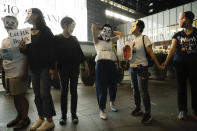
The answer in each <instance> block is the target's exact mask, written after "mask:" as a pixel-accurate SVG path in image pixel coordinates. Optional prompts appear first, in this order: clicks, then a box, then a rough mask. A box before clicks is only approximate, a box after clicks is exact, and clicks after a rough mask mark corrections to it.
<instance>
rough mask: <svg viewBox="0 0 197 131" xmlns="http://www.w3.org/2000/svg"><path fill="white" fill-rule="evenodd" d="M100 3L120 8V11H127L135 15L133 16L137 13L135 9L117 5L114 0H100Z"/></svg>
mask: <svg viewBox="0 0 197 131" xmlns="http://www.w3.org/2000/svg"><path fill="white" fill-rule="evenodd" d="M100 1H102V2H105V3H108V4H110V5H112V6H115V7H118V8H120V9H123V10H125V11H128V12H130V13H133V14H134V13H135V11H134V10H133V9H131V8H128V7H125V6H123V5H121V4H119V3H116V2H114V1H113V0H100Z"/></svg>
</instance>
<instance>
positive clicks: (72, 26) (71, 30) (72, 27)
mask: <svg viewBox="0 0 197 131" xmlns="http://www.w3.org/2000/svg"><path fill="white" fill-rule="evenodd" d="M75 25H76V23H75V22H72V24H70V25H69V26H68V27H67V32H68V34H70V35H72V33H73V31H74V29H75Z"/></svg>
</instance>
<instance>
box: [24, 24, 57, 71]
mask: <svg viewBox="0 0 197 131" xmlns="http://www.w3.org/2000/svg"><path fill="white" fill-rule="evenodd" d="M31 37H32V38H31V41H32V43H31V44H28V45H27V49H26V51H25V52H24V53H25V54H26V55H27V57H28V64H29V65H30V68H31V69H39V68H53V67H54V65H55V59H54V51H53V49H54V47H53V45H54V35H53V33H52V32H51V30H50V29H49V28H48V27H47V26H46V27H43V28H42V29H41V30H40V31H39V33H38V34H36V35H33V36H31Z"/></svg>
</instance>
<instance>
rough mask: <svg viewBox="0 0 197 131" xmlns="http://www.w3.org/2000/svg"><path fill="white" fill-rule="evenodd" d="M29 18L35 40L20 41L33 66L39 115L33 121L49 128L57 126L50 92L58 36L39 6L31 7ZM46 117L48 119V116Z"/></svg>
mask: <svg viewBox="0 0 197 131" xmlns="http://www.w3.org/2000/svg"><path fill="white" fill-rule="evenodd" d="M25 22H27V23H29V24H32V25H33V28H32V30H31V43H30V44H27V45H25V43H24V42H23V41H22V42H21V43H20V45H19V49H20V50H21V52H23V53H24V54H26V55H27V58H28V65H29V67H30V73H31V79H32V85H33V90H34V94H35V100H34V102H35V104H36V108H37V111H38V115H39V118H38V119H37V120H36V121H35V123H34V124H33V125H32V127H31V129H30V130H32V131H34V130H36V131H46V130H50V129H52V128H54V126H55V124H54V122H53V119H52V117H53V116H55V115H56V112H55V108H54V104H53V99H52V96H51V93H50V74H51V77H53V75H54V74H53V73H54V71H53V69H54V66H55V60H54V52H53V42H54V36H53V33H52V32H51V30H50V29H49V28H48V27H47V25H46V23H45V20H44V16H43V14H42V12H41V11H40V10H39V9H38V8H31V9H29V10H28V14H27V17H26V20H25ZM45 118H46V120H45Z"/></svg>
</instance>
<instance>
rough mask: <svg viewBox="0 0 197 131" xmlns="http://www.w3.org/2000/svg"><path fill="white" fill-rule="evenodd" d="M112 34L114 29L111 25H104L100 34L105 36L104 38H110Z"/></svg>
mask: <svg viewBox="0 0 197 131" xmlns="http://www.w3.org/2000/svg"><path fill="white" fill-rule="evenodd" d="M111 34H112V30H111V28H110V27H104V28H103V30H102V31H101V33H100V35H101V37H102V38H103V40H106V41H107V40H109V39H110V37H111Z"/></svg>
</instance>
